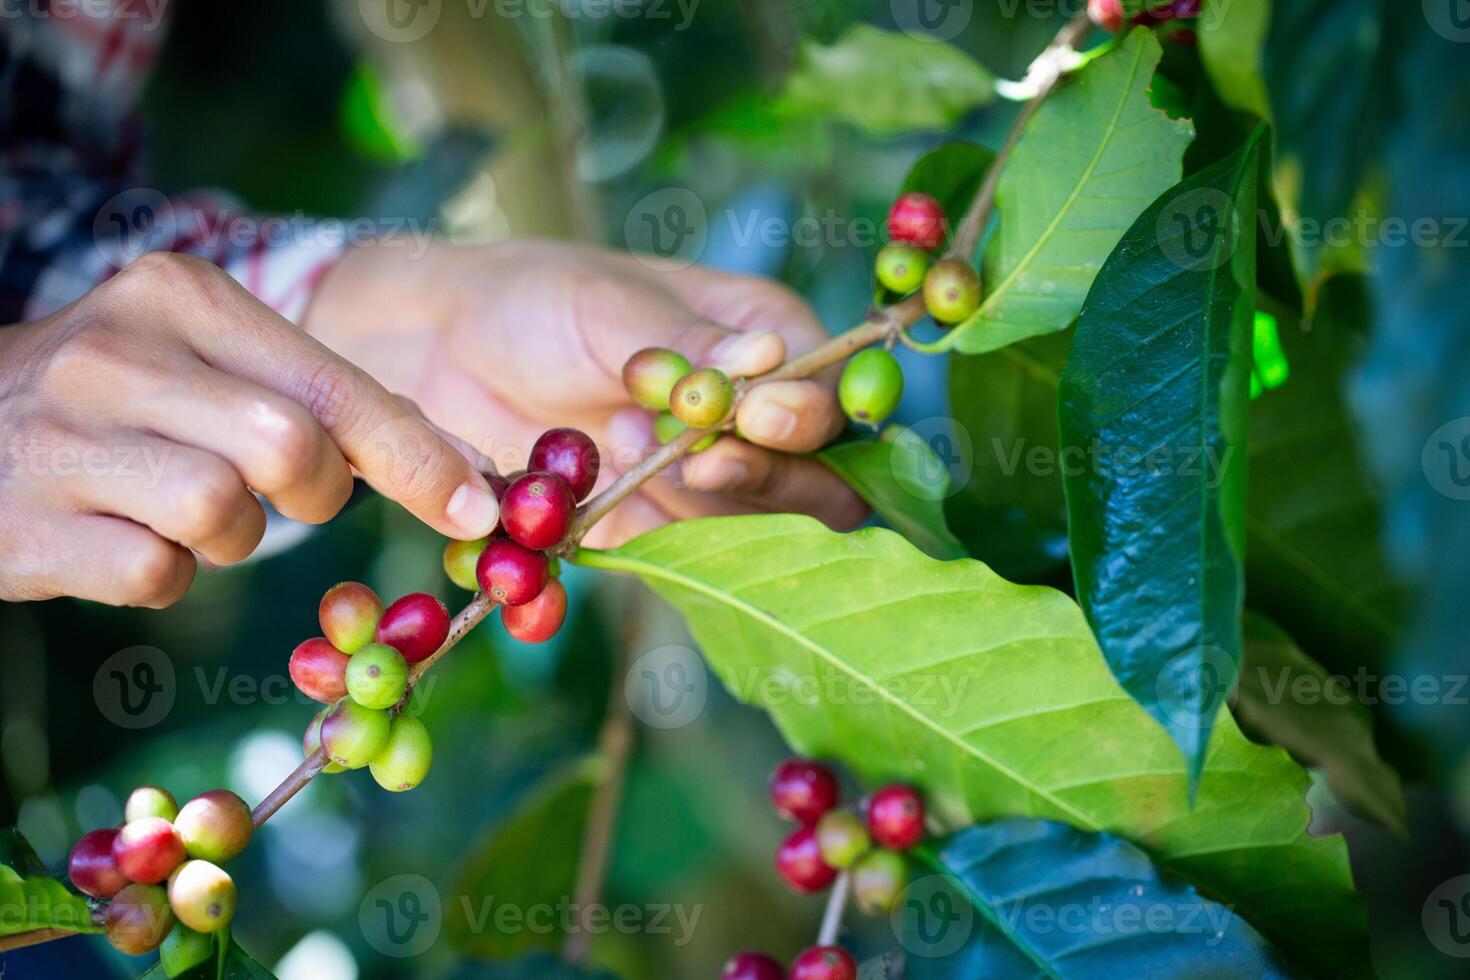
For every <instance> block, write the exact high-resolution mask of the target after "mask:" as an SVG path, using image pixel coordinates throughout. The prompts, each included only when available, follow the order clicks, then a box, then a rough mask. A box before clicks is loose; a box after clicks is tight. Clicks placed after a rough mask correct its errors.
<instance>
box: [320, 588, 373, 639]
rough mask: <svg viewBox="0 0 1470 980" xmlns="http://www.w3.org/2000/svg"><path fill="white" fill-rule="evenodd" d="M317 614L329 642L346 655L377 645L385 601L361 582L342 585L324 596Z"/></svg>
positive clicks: (331, 589) (323, 633) (328, 591)
mask: <svg viewBox="0 0 1470 980" xmlns="http://www.w3.org/2000/svg"><path fill="white" fill-rule="evenodd" d="M317 613H318V618H319V619H320V620H321V624H322V635H323V636H325V637H326V638H327V641H328V642H329V643H331V644H332V646H334V647H336V648H337V649H338V650H341V651H342V652H343V653H356V652H357V651H358V650H359V649H361V648H362V647H363V646H364V645H365V644H368V643H371V642H372V641H373V631H374V630H375V629H377V626H378V617H379V616H381V615H383V600H381V599H379V598H378V594H377V593H376V592H374V591H373V590H372V589H370V588H368V587H367V586H366V585H363V584H362V583H361V582H341V583H338V584H337V585H334V586H332V587H331V588H330V589H328V590H327V594H326V595H324V596H322V603H321V606H320V608H319V609H318V610H317Z"/></svg>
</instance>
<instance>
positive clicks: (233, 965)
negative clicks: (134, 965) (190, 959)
mask: <svg viewBox="0 0 1470 980" xmlns="http://www.w3.org/2000/svg"><path fill="white" fill-rule="evenodd" d="M167 977H168V974H167V973H164V972H163V964H162V963H155V964H154V965H153V969H151V970H149V971H148V972H147V973H145V974H143V976H142V980H165V978H167ZM175 980H276V977H275V974H273V973H271V971H269V970H267V969H266V968H265V967H263V966H261V965H260V964H259V963H257V962H255V960H253V959H251V958H250V954H249V953H247V952H245V950H243V949H241V948H240V944H239V943H236V942H233V941H232V942H231V943H230V947H229V949H228V950H226V952H225V957H224V965H223V970H221V966H220V964H219V963H218V962H217V961H216V959H215V958H213V957H212V958H210V959H209V960H208V961H207V962H205V963H201V964H199V965H198V966H196V967H194V968H193V969H192V970H186V971H184V972H183V973H181V974H179V976H178V977H177V978H175Z"/></svg>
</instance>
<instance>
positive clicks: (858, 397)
mask: <svg viewBox="0 0 1470 980" xmlns="http://www.w3.org/2000/svg"><path fill="white" fill-rule="evenodd" d="M902 397H903V368H901V367H899V364H898V358H896V357H894V356H893V355H892V354H891V353H889V352H888V351H886V350H884V349H883V348H881V347H869V348H868V349H867V350H860V351H858V352H857V353H856V354H854V355H853V356H852V359H851V360H849V361H848V362H847V366H846V367H844V368H843V369H842V380H841V381H840V382H838V385H837V400H838V401H840V402H841V403H842V410H843V411H844V412H846V413H847V417H848V418H850V419H852V420H853V421H854V422H860V423H862V424H863V425H870V426H872V427H874V428H877V427H878V424H879V423H880V422H882V421H883V420H884V419H886V418H888V416H890V415H892V414H893V412H894V410H895V409H897V408H898V401H899V399H900V398H902Z"/></svg>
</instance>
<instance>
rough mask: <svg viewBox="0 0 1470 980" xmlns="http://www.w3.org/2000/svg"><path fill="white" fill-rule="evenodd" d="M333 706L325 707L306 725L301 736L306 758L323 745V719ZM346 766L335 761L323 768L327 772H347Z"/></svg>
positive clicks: (314, 753) (302, 749)
mask: <svg viewBox="0 0 1470 980" xmlns="http://www.w3.org/2000/svg"><path fill="white" fill-rule="evenodd" d="M331 710H332V709H331V708H323V709H322V710H320V711H318V712H317V713H316V715H315V716H313V717H312V719H311V724H310V725H307V726H306V734H305V735H303V736H302V737H301V751H302V752H303V753H304V754H305V758H308V759H309V758H311V757H312V756H314V755H316V750H317V749H319V748H321V747H322V719H323V718H325V717H326V716H327V712H328V711H331ZM346 771H347V767H346V766H339V765H337V763H335V762H328V763H327V764H326V766H325V767H324V768H323V769H322V772H325V773H338V772H346Z"/></svg>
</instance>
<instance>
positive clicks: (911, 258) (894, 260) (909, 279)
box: [875, 244, 929, 296]
mask: <svg viewBox="0 0 1470 980" xmlns="http://www.w3.org/2000/svg"><path fill="white" fill-rule="evenodd" d="M875 271H876V272H877V274H878V282H880V283H882V285H883V288H884V289H887V290H890V291H892V292H895V293H901V294H902V295H904V296H907V295H908V294H909V293H911V292H913V291H914V290H916V289H918V288H919V287H920V286H922V285H924V273H926V272H928V271H929V253H928V252H926V251H924V250H923V249H921V248H915V247H914V246H913V245H898V244H894V245H884V246H883V247H882V248H880V249H879V250H878V261H877V264H876V266H875Z"/></svg>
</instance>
